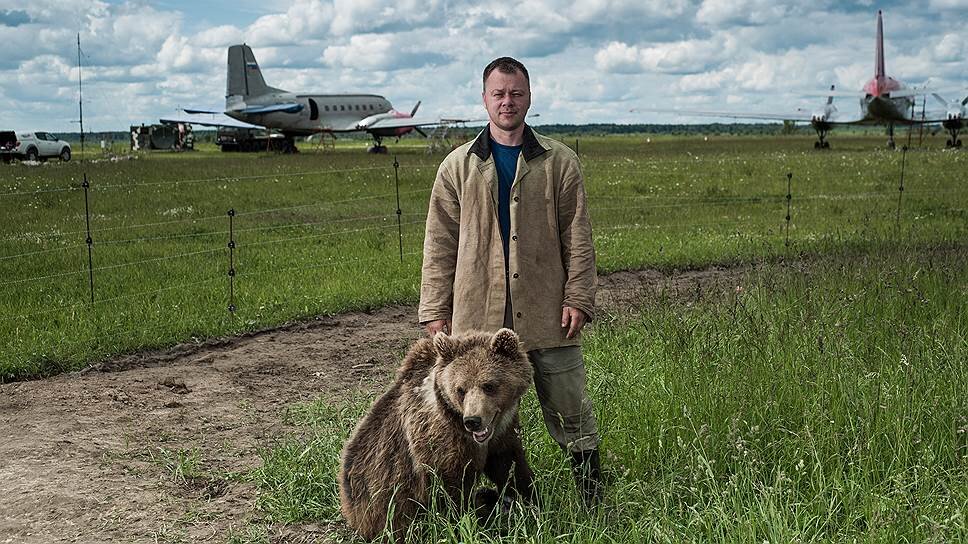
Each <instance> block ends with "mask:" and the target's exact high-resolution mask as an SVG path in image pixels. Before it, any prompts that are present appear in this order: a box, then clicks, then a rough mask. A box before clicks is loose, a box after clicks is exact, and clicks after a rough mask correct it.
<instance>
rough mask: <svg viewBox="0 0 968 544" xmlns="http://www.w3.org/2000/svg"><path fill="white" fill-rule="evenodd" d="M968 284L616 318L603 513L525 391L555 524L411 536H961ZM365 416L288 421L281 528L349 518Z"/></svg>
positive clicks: (827, 289)
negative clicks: (347, 502) (346, 448)
mask: <svg viewBox="0 0 968 544" xmlns="http://www.w3.org/2000/svg"><path fill="white" fill-rule="evenodd" d="M966 278H968V255H966V254H965V253H964V252H941V253H932V254H908V255H898V254H897V253H893V252H891V253H886V254H876V255H874V256H873V257H871V258H863V259H855V258H851V259H841V258H832V259H822V260H820V261H817V262H815V263H812V264H810V265H809V266H806V267H801V268H799V269H795V268H791V267H786V266H781V265H767V266H764V267H760V268H758V269H757V270H755V271H754V272H751V273H750V274H749V275H748V276H747V277H745V278H743V279H742V280H741V281H740V282H739V287H740V289H737V290H735V291H733V292H731V293H730V294H725V295H718V296H715V297H714V298H712V299H710V298H708V297H707V298H703V299H701V300H699V301H696V300H683V299H677V298H673V295H669V296H666V295H662V294H660V295H659V296H657V297H652V296H650V297H648V298H643V300H642V302H641V306H640V312H638V313H637V314H636V315H634V316H632V317H627V316H626V317H622V318H619V317H616V316H611V317H610V316H603V318H602V319H601V320H599V322H598V323H597V324H596V326H595V328H594V329H593V330H592V331H591V332H590V334H588V336H587V337H586V342H585V355H586V361H587V364H588V369H589V387H590V390H591V394H592V397H593V399H594V400H595V402H596V403H597V406H596V411H597V414H598V418H599V424H600V427H601V434H602V438H603V446H602V447H603V451H604V457H603V459H604V465H605V469H606V471H607V473H608V479H609V483H608V487H607V496H606V500H605V504H604V506H603V507H602V508H601V509H599V510H596V511H594V512H586V511H585V510H583V509H582V507H580V506H579V503H578V499H577V494H576V492H575V490H574V487H573V483H572V481H571V478H570V474H569V471H568V469H567V467H566V466H565V464H564V460H563V459H562V456H561V454H560V453H559V452H558V449H557V446H556V445H555V444H554V443H553V442H552V441H551V439H550V438H549V437H548V435H547V432H546V431H545V429H544V426H543V422H542V420H541V417H540V414H539V410H538V407H537V403H536V400H535V398H534V395H533V393H529V395H528V396H527V397H526V398H525V401H524V403H523V406H522V424H523V430H524V442H525V448H526V450H527V451H528V454H529V457H530V462H531V464H532V467H533V468H534V470H535V472H536V476H537V480H538V486H539V489H540V492H541V494H542V497H543V500H544V506H543V508H542V510H541V511H540V512H538V511H533V510H527V509H525V510H522V511H520V512H517V514H516V515H514V516H511V517H510V518H509V519H507V520H505V523H504V525H503V526H500V527H488V528H480V527H477V525H476V522H475V521H474V520H473V519H471V518H470V517H469V516H465V517H463V518H461V519H458V520H455V519H453V518H448V517H446V516H445V515H444V514H442V513H440V512H439V511H436V510H435V511H434V512H432V513H430V514H429V515H428V516H427V517H425V518H423V519H422V520H421V521H420V522H419V523H418V524H417V525H416V526H415V527H414V529H413V533H412V535H411V537H412V541H414V542H464V543H474V542H508V543H510V542H547V543H563V542H569V543H584V542H603V543H611V542H623V543H624V542H628V543H632V542H636V543H637V542H757V543H761V542H855V541H856V542H892V543H893V542H962V541H965V540H966V539H968V521H966V519H965V516H964V513H965V512H966V511H968V396H966V395H965V391H968V309H966V307H965V304H964V301H965V299H966V296H968V283H966ZM365 408H366V402H365V401H354V402H350V403H347V404H340V405H331V404H328V403H327V402H326V401H325V400H324V399H321V400H320V401H318V402H316V403H313V404H309V405H304V406H301V407H299V408H298V409H297V410H296V411H295V412H294V413H296V414H298V416H297V417H292V416H290V418H289V421H290V423H294V424H296V425H298V427H297V428H298V434H295V435H293V436H292V437H290V438H289V439H285V440H284V441H283V442H282V443H280V444H277V445H275V446H274V447H271V448H269V449H267V450H266V451H265V452H264V454H263V457H264V461H265V464H264V467H263V468H262V469H261V470H260V471H257V473H256V474H255V475H254V476H253V478H254V479H255V480H256V481H257V483H258V484H259V486H260V488H261V491H262V495H261V498H260V501H259V507H260V509H261V510H262V512H263V513H264V514H265V515H266V517H267V519H268V520H271V521H273V522H281V523H289V522H297V521H300V520H306V519H312V520H317V521H320V522H324V523H337V524H338V520H339V511H338V496H337V490H336V484H335V475H336V470H337V463H338V455H339V451H340V447H341V445H342V443H343V441H344V440H345V438H346V436H347V434H348V432H349V430H350V429H352V428H353V425H354V423H355V422H356V420H357V419H358V418H359V417H360V416H361V415H362V413H363V411H364V410H365ZM338 525H339V524H338ZM343 527H345V526H343ZM344 532H345V530H344Z"/></svg>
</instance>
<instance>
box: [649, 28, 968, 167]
mask: <svg viewBox="0 0 968 544" xmlns="http://www.w3.org/2000/svg"><path fill="white" fill-rule="evenodd" d="M929 92H930V91H928V90H927V89H924V88H920V87H912V88H908V87H905V86H904V85H903V84H902V83H901V82H900V81H898V80H896V79H894V78H892V77H889V76H888V75H887V72H886V70H885V68H884V25H883V22H882V17H881V11H878V12H877V42H876V45H875V53H874V77H873V78H872V79H871V80H870V81H868V82H867V83H866V84H865V85H864V87H863V89H862V90H861V91H860V92H857V93H855V92H841V91H836V90H835V89H834V87H833V86H831V87H830V91H826V92H823V93H822V95H825V96H826V97H827V101H826V103H825V104H824V105H823V106H822V107H821V108H820V109H818V110H816V111H814V112H812V113H809V114H808V113H806V112H804V111H803V110H802V109H801V110H799V111H798V112H797V113H794V114H772V113H741V112H729V111H699V110H680V109H676V110H658V109H642V108H639V109H636V110H634V111H653V112H665V113H669V112H670V111H671V112H674V113H680V114H686V115H697V116H706V117H727V118H734V119H766V120H775V121H804V122H808V123H810V126H812V127H813V129H814V130H815V131H816V132H817V141H816V142H814V144H813V146H814V148H816V149H829V148H830V142H828V141H827V132H829V131H830V130H831V129H832V128H834V127H835V126H838V125H884V124H886V125H887V130H888V138H889V139H888V142H887V146H888V147H889V148H891V149H894V148H895V142H894V126H895V125H927V124H938V123H940V124H941V125H942V126H943V127H944V128H945V130H947V131H948V133H949V134H950V136H951V137H950V138H949V139H948V141H947V143H946V147H961V140H960V139H959V138H958V136H959V134H960V133H961V131H962V130H963V129H965V128H968V112H966V108H965V106H966V104H968V96H966V97H965V99H964V100H961V101H957V100H956V101H951V102H949V101H947V100H945V99H944V98H942V97H941V96H940V95H938V94H937V93H934V98H935V99H936V100H938V101H940V102H941V103H942V104H944V106H945V108H946V109H945V111H944V112H931V114H930V115H929V114H928V112H927V111H926V101H927V97H926V95H927V94H928V93H929ZM918 96H925V98H924V102H922V103H921V104H920V108H918V106H919V104H918V101H917V97H918ZM835 97H850V98H858V99H859V103H860V110H859V111H858V112H856V113H853V114H845V113H843V112H841V111H840V110H838V109H837V106H835V105H834V98H835ZM917 109H921V112H917V111H916V110H917Z"/></svg>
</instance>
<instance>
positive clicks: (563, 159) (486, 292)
mask: <svg viewBox="0 0 968 544" xmlns="http://www.w3.org/2000/svg"><path fill="white" fill-rule="evenodd" d="M482 96H483V99H484V106H485V108H487V114H488V117H489V118H490V124H489V125H488V126H487V127H486V128H485V129H484V130H482V131H481V133H480V134H479V135H478V136H477V138H476V139H475V140H474V141H472V142H468V143H466V144H464V145H462V146H460V147H458V148H457V149H455V150H454V151H453V152H451V153H450V154H449V155H448V156H447V158H445V159H444V161H443V163H441V165H440V168H439V170H438V172H437V179H436V180H435V181H434V188H433V192H432V194H431V197H430V208H429V211H428V213H427V229H426V237H425V240H424V260H423V273H422V280H421V287H420V309H419V316H418V317H419V320H420V322H421V324H423V325H425V327H426V330H427V334H429V335H431V336H433V335H434V334H437V333H438V332H441V331H442V332H444V333H447V334H450V333H462V332H466V331H470V330H481V331H496V330H497V329H499V328H501V327H508V328H512V329H514V330H515V331H516V332H517V333H518V335H519V336H520V338H521V341H522V342H523V343H524V346H525V349H526V350H527V351H528V358H529V359H530V360H531V363H532V365H533V366H534V369H535V375H534V384H535V390H536V391H537V394H538V400H539V401H540V403H541V410H542V415H543V416H544V421H545V424H546V425H547V427H548V432H549V433H550V434H551V436H552V437H553V438H554V439H555V441H556V442H558V444H559V445H560V446H561V448H562V449H563V450H564V451H567V452H569V453H570V455H571V458H572V463H573V466H574V468H575V475H576V479H577V482H578V485H579V490H580V491H581V493H582V497H583V499H584V500H585V502H586V504H594V503H596V502H597V501H598V500H599V498H600V494H601V485H600V472H601V470H600V461H599V454H598V430H597V423H596V420H595V415H594V413H593V410H592V403H591V401H590V400H589V398H588V395H587V393H586V391H585V365H584V361H583V359H582V353H581V341H580V333H581V328H582V327H583V326H584V325H585V323H586V322H588V321H590V320H591V319H592V317H593V316H594V305H595V288H596V276H595V250H594V247H593V246H592V236H591V225H590V224H589V221H588V210H587V207H586V198H585V188H584V183H583V180H582V174H581V168H580V165H579V163H578V157H577V156H576V155H575V153H574V152H573V151H572V150H571V149H569V148H568V147H567V146H565V145H563V144H561V143H560V142H557V141H555V140H552V139H550V138H546V137H544V136H541V135H538V134H536V133H535V132H534V131H533V130H531V127H529V126H528V125H527V124H526V123H525V122H524V120H525V116H526V115H527V113H528V108H529V107H530V106H531V83H530V79H529V76H528V71H527V69H526V68H525V67H524V65H523V64H521V63H520V62H518V61H517V60H515V59H512V58H510V57H502V58H499V59H496V60H494V61H493V62H491V63H490V64H488V66H487V67H486V68H485V69H484V92H483V95H482Z"/></svg>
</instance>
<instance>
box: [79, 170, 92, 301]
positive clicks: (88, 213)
mask: <svg viewBox="0 0 968 544" xmlns="http://www.w3.org/2000/svg"><path fill="white" fill-rule="evenodd" d="M81 187H84V220H85V221H86V223H87V240H86V241H87V276H88V285H89V286H90V289H91V304H94V256H93V251H92V250H91V246H92V245H93V244H94V239H93V238H91V206H90V204H89V202H88V190H89V189H90V187H91V184H90V182H88V181H87V174H86V173H85V174H84V183H82V184H81Z"/></svg>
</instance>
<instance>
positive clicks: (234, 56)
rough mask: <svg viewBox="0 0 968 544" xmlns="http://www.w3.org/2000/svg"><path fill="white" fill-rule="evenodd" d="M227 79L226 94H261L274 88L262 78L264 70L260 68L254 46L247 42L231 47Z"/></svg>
mask: <svg viewBox="0 0 968 544" xmlns="http://www.w3.org/2000/svg"><path fill="white" fill-rule="evenodd" d="M225 81H226V88H225V95H226V96H233V95H234V96H243V97H250V96H260V95H263V94H268V93H270V92H272V90H273V89H272V88H271V87H269V86H268V85H266V82H265V80H264V79H262V71H261V70H259V63H258V62H256V60H255V55H254V54H253V53H252V48H250V47H249V46H248V45H245V44H242V45H233V46H231V47H229V54H228V73H227V74H226V78H225Z"/></svg>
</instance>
